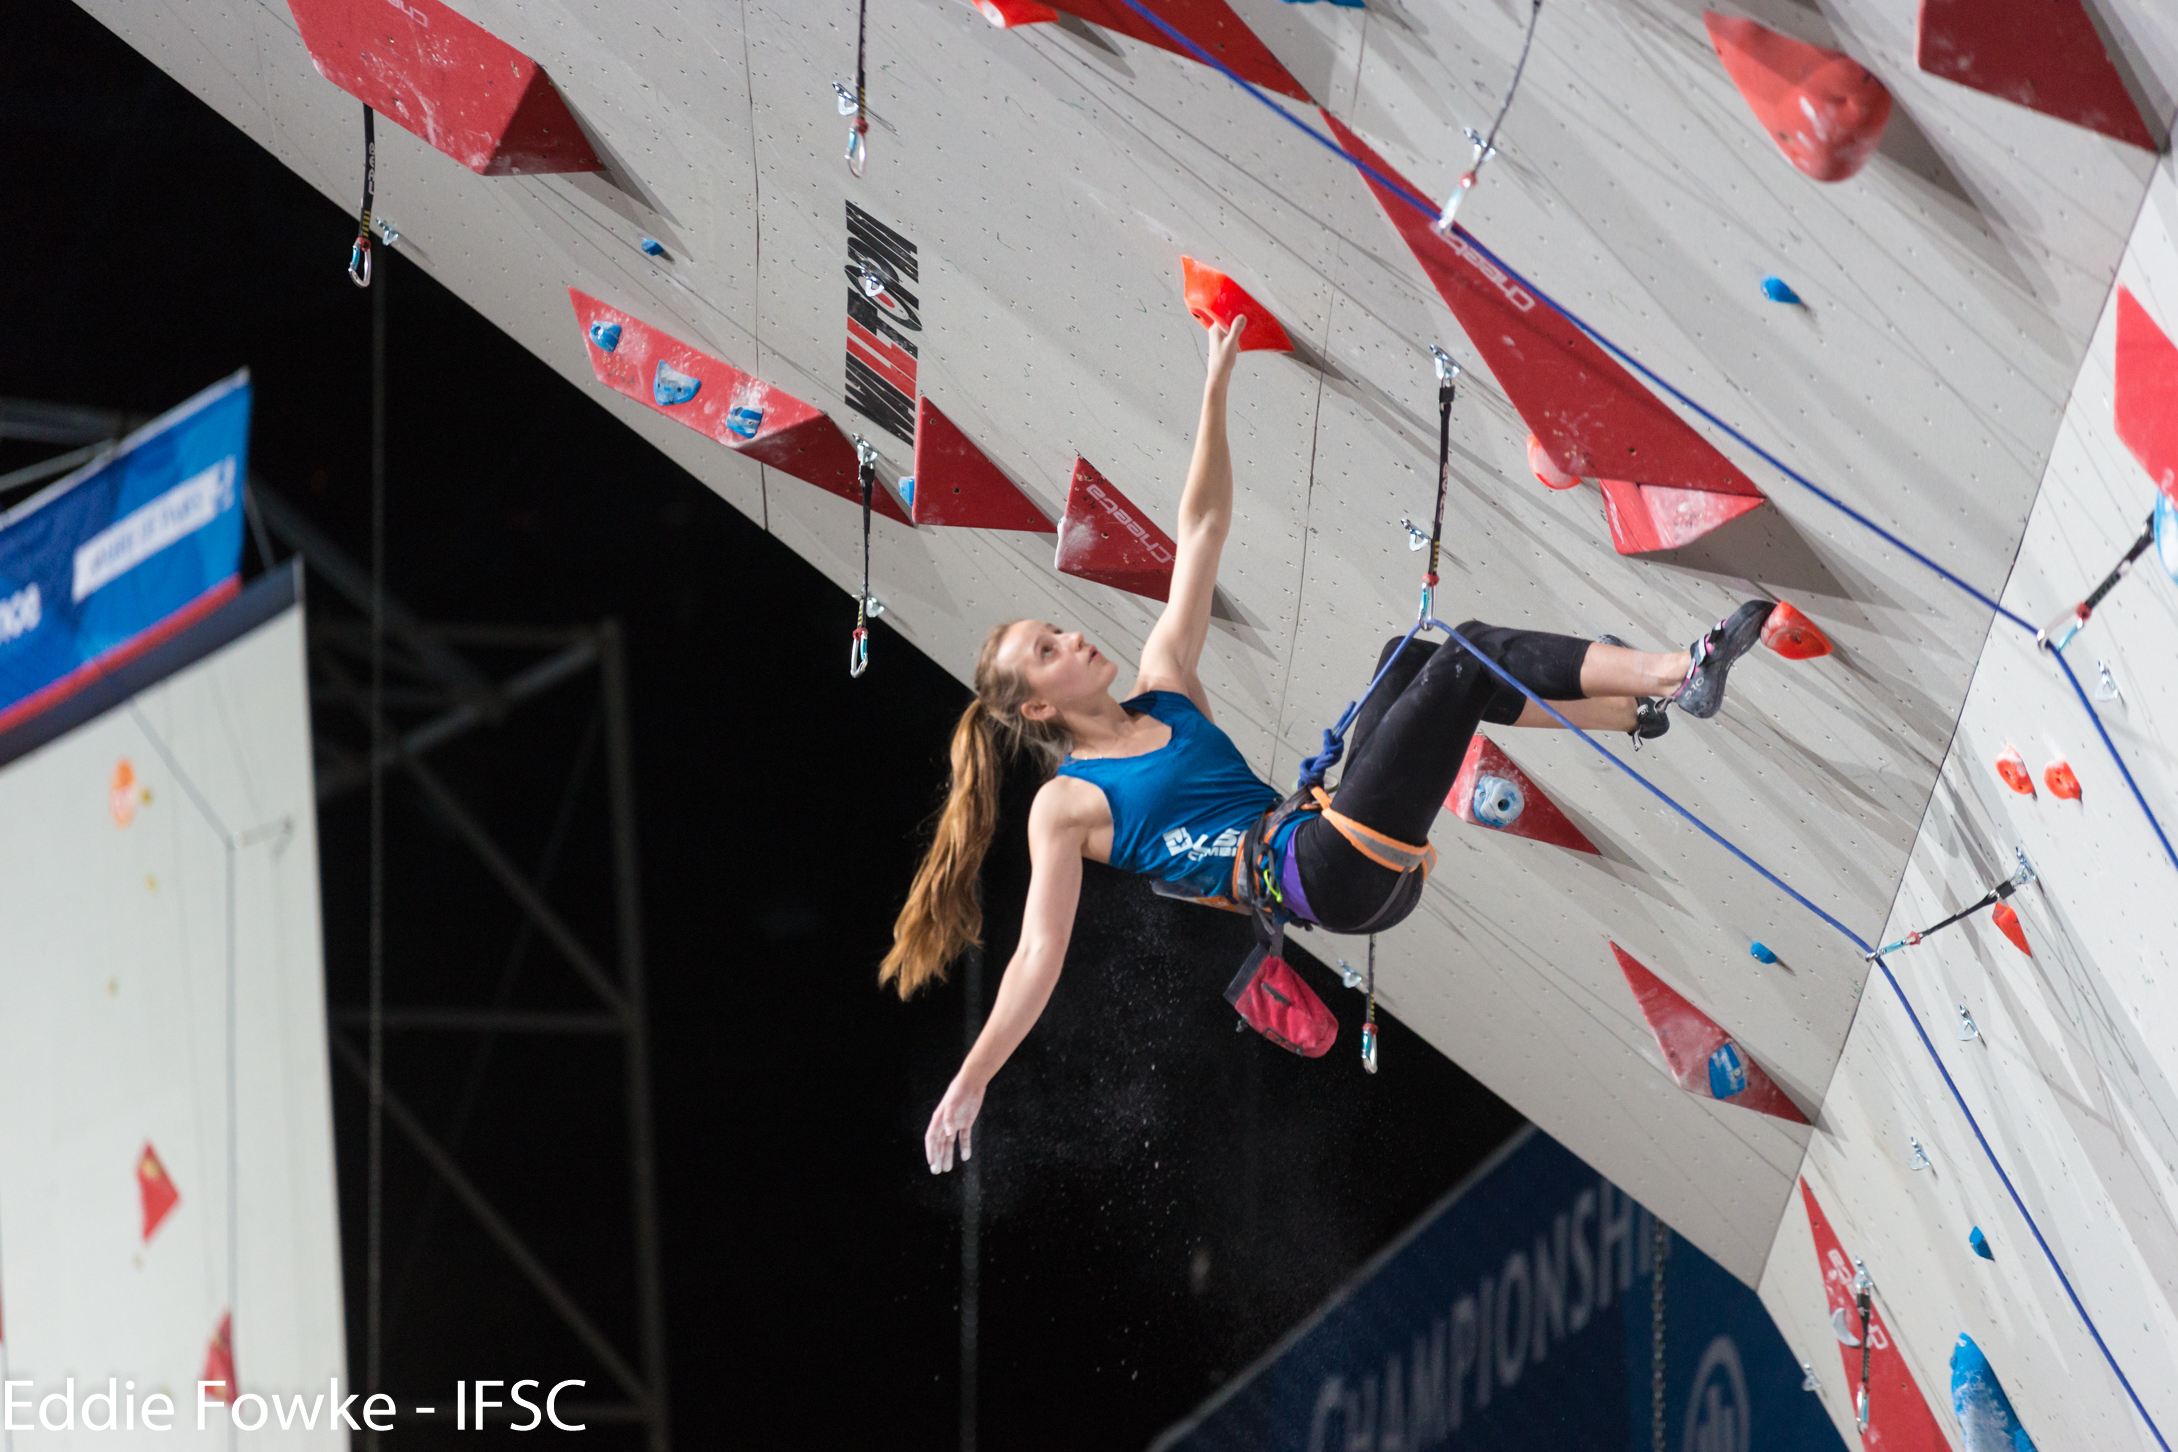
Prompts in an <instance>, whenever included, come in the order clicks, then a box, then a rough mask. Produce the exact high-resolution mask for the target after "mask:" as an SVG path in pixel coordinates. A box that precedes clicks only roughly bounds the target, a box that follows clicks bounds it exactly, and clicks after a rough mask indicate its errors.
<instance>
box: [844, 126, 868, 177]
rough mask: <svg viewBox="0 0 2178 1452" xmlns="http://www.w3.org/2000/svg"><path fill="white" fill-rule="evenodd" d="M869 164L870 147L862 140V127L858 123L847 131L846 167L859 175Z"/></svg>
mask: <svg viewBox="0 0 2178 1452" xmlns="http://www.w3.org/2000/svg"><path fill="white" fill-rule="evenodd" d="M869 164H870V148H869V146H868V145H867V144H866V143H865V142H864V141H863V139H862V128H861V127H860V126H859V125H858V126H856V127H855V128H854V129H853V130H851V131H849V132H848V133H847V169H848V170H849V171H851V172H853V173H854V174H855V175H856V176H860V175H862V171H863V168H865V167H867V166H868V165H869Z"/></svg>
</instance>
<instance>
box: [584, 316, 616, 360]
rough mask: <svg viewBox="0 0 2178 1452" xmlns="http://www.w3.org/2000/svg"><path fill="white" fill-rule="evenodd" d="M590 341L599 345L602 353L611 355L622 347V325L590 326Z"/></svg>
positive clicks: (600, 324) (595, 324)
mask: <svg viewBox="0 0 2178 1452" xmlns="http://www.w3.org/2000/svg"><path fill="white" fill-rule="evenodd" d="M590 341H591V342H593V343H595V344H597V348H598V351H599V352H600V353H610V352H612V350H613V349H615V348H617V347H619V346H620V324H618V323H592V324H590Z"/></svg>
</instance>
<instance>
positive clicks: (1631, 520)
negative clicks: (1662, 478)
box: [1596, 479, 1763, 555]
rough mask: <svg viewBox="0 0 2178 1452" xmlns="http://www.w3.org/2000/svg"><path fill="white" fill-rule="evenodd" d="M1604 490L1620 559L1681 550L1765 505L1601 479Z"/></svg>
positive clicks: (1699, 491) (1605, 515)
mask: <svg viewBox="0 0 2178 1452" xmlns="http://www.w3.org/2000/svg"><path fill="white" fill-rule="evenodd" d="M1596 482H1597V483H1598V484H1599V485H1601V486H1602V488H1603V518H1604V521H1605V522H1606V523H1607V524H1609V525H1610V526H1611V544H1612V546H1613V547H1614V548H1616V549H1617V550H1618V552H1619V553H1620V554H1622V555H1645V554H1648V553H1650V552H1651V551H1654V550H1671V549H1677V548H1678V547H1679V546H1680V545H1683V544H1689V543H1691V542H1693V541H1694V540H1698V539H1700V538H1701V537H1702V536H1703V535H1705V534H1707V533H1709V531H1711V530H1713V529H1715V528H1716V527H1717V526H1718V525H1720V524H1729V523H1731V522H1732V521H1733V520H1735V519H1737V518H1739V517H1740V516H1741V515H1742V514H1746V513H1748V512H1749V511H1750V510H1755V509H1760V508H1761V507H1762V503H1763V501H1762V500H1760V499H1759V498H1757V499H1749V498H1748V497H1747V496H1745V495H1744V494H1713V493H1711V492H1710V491H1709V490H1707V489H1670V488H1666V487H1665V486H1663V485H1661V484H1628V483H1627V482H1626V481H1625V480H1623V479H1598V480H1597V481H1596Z"/></svg>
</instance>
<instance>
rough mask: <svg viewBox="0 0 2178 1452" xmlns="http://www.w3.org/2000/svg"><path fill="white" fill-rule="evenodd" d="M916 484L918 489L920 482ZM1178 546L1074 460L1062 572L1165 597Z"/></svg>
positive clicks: (1059, 562)
mask: <svg viewBox="0 0 2178 1452" xmlns="http://www.w3.org/2000/svg"><path fill="white" fill-rule="evenodd" d="M916 488H917V490H918V492H919V491H920V490H921V488H922V486H921V484H920V483H918V484H917V485H916ZM1178 548H1179V547H1178V546H1177V545H1175V544H1173V542H1172V536H1170V535H1168V534H1166V533H1165V532H1164V531H1163V530H1161V529H1159V528H1158V527H1157V526H1156V525H1155V524H1153V523H1151V522H1150V519H1149V517H1148V516H1147V515H1145V514H1144V513H1143V512H1142V510H1141V509H1140V508H1138V507H1137V506H1136V505H1135V503H1134V502H1133V501H1132V500H1130V499H1129V498H1127V496H1126V495H1124V494H1122V493H1120V492H1119V491H1118V490H1117V489H1115V488H1113V487H1112V481H1111V480H1109V479H1107V478H1105V477H1104V476H1103V475H1102V474H1099V473H1098V472H1097V471H1096V467H1095V466H1094V465H1092V464H1091V463H1090V462H1089V461H1088V460H1087V459H1079V458H1077V459H1076V460H1074V479H1073V484H1072V486H1071V487H1070V488H1069V489H1068V491H1067V495H1066V517H1065V518H1064V519H1061V520H1060V521H1059V548H1058V554H1057V557H1056V558H1055V559H1054V560H1053V563H1054V564H1055V565H1056V566H1057V567H1058V570H1059V573H1060V574H1062V575H1075V576H1078V577H1080V578H1081V579H1084V580H1095V581H1096V582H1097V583H1098V584H1100V585H1110V586H1111V587H1113V588H1114V589H1117V590H1126V591H1130V592H1132V593H1133V594H1136V595H1143V596H1146V597H1148V598H1149V599H1152V600H1164V599H1168V598H1170V596H1171V594H1172V562H1173V557H1174V556H1175V554H1176V553H1177V552H1178Z"/></svg>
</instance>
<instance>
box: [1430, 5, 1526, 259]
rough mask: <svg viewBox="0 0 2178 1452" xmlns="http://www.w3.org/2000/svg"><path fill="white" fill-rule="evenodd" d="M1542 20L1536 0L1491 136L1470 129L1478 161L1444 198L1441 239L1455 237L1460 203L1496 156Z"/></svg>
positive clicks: (1492, 123)
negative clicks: (1507, 114) (1506, 119)
mask: <svg viewBox="0 0 2178 1452" xmlns="http://www.w3.org/2000/svg"><path fill="white" fill-rule="evenodd" d="M1542 18H1543V0H1535V7H1534V8H1533V9H1532V10H1530V11H1529V12H1528V33H1527V38H1526V39H1524V40H1522V41H1521V42H1520V59H1519V60H1518V61H1517V62H1515V63H1514V65H1513V78H1512V84H1511V85H1509V86H1507V87H1506V88H1505V99H1504V100H1503V101H1502V102H1501V103H1499V105H1498V108H1497V119H1496V120H1494V121H1492V122H1491V123H1490V131H1489V134H1488V135H1484V134H1483V133H1481V132H1479V131H1477V130H1475V128H1474V127H1472V126H1470V127H1468V128H1467V139H1468V140H1469V141H1470V142H1472V143H1473V144H1474V148H1475V159H1474V163H1473V164H1472V165H1470V166H1469V167H1468V168H1467V170H1466V171H1465V172H1463V173H1462V174H1461V176H1460V179H1459V182H1458V183H1457V184H1456V185H1455V186H1454V187H1453V188H1452V195H1451V196H1449V197H1447V198H1446V199H1445V203H1444V210H1443V211H1442V212H1440V213H1438V214H1437V223H1436V226H1437V235H1438V236H1440V237H1450V236H1451V235H1452V223H1453V219H1454V218H1456V217H1457V216H1458V215H1459V210H1460V203H1461V202H1464V201H1466V200H1467V194H1468V193H1469V192H1471V191H1473V190H1474V189H1475V180H1476V178H1477V177H1479V176H1480V175H1481V173H1482V164H1483V163H1484V162H1486V161H1488V160H1489V159H1490V158H1491V157H1493V156H1495V155H1497V132H1498V128H1499V127H1501V126H1503V125H1504V124H1505V113H1506V112H1508V111H1510V110H1511V109H1512V104H1513V97H1514V96H1515V95H1517V94H1518V93H1519V91H1520V77H1521V74H1522V73H1523V72H1524V71H1526V70H1527V68H1528V51H1529V50H1530V49H1531V48H1533V46H1534V45H1535V22H1536V21H1538V20H1541V19H1542Z"/></svg>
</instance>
